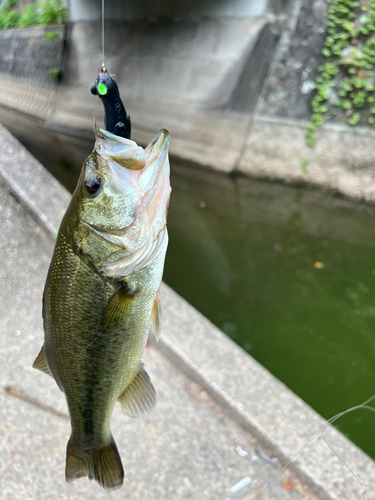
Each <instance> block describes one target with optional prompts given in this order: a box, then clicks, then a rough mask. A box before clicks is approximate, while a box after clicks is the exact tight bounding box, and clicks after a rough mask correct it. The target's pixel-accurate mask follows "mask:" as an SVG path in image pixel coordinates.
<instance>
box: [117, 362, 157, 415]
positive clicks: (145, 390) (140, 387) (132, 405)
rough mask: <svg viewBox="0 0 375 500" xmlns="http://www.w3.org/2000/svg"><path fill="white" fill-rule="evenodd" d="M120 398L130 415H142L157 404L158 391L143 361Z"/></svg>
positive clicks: (125, 410)
mask: <svg viewBox="0 0 375 500" xmlns="http://www.w3.org/2000/svg"><path fill="white" fill-rule="evenodd" d="M118 400H119V402H120V404H121V408H122V410H123V412H124V413H126V414H127V415H129V417H142V416H143V415H145V414H146V413H148V412H149V411H150V410H151V409H152V408H153V407H154V406H155V403H156V392H155V389H154V386H153V385H152V383H151V379H150V377H149V375H148V373H147V372H146V370H145V369H144V368H143V363H140V365H139V370H138V372H137V374H136V375H135V377H134V378H133V380H132V381H131V383H130V384H129V385H128V387H127V388H126V389H125V391H124V392H123V393H122V394H121V396H120V397H119V398H118Z"/></svg>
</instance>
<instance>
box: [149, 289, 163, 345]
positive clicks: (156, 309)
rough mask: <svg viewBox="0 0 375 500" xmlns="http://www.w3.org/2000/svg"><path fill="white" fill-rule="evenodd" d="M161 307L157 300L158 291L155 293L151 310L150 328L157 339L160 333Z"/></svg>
mask: <svg viewBox="0 0 375 500" xmlns="http://www.w3.org/2000/svg"><path fill="white" fill-rule="evenodd" d="M160 320H161V309H160V300H159V291H158V292H157V293H156V295H155V299H154V303H153V305H152V311H151V330H152V331H153V332H154V335H155V338H156V340H157V341H158V340H159V339H160V335H161V325H160Z"/></svg>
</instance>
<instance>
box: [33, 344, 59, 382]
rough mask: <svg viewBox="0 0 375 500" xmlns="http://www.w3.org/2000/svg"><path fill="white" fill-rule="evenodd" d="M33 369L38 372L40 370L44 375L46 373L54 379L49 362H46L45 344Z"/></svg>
mask: <svg viewBox="0 0 375 500" xmlns="http://www.w3.org/2000/svg"><path fill="white" fill-rule="evenodd" d="M33 368H35V369H36V370H39V371H41V372H43V373H46V374H47V375H49V376H50V377H52V378H54V376H53V375H52V372H51V370H50V367H49V366H48V363H47V360H46V355H45V352H44V344H43V347H42V348H41V350H40V352H39V354H38V356H37V357H36V359H35V361H34V363H33Z"/></svg>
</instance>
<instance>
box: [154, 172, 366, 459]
mask: <svg viewBox="0 0 375 500" xmlns="http://www.w3.org/2000/svg"><path fill="white" fill-rule="evenodd" d="M171 182H172V187H173V192H172V198H171V204H170V212H169V219H168V228H169V234H170V245H169V249H168V254H167V259H166V266H165V273H164V280H165V281H166V282H167V283H168V284H169V285H170V286H171V287H172V288H174V289H175V290H176V291H177V292H178V293H179V294H181V295H182V296H183V297H184V298H185V299H186V300H188V301H189V302H190V303H191V304H192V305H193V306H195V307H196V308H197V309H198V310H199V311H201V312H202V313H203V314H204V315H205V316H207V317H208V318H209V319H210V320H211V321H212V322H213V323H215V324H216V325H217V326H218V327H219V328H221V329H222V330H223V331H224V332H225V333H226V334H227V335H228V336H229V337H231V338H232V339H233V340H234V341H235V342H237V343H238V344H239V345H240V346H242V347H243V348H244V349H245V350H246V351H247V352H248V353H250V354H251V355H252V356H253V357H254V358H255V359H257V360H258V361H259V362H260V363H261V364H262V365H263V366H265V367H266V368H268V369H269V370H270V371H271V372H272V373H273V374H274V375H275V376H276V377H278V378H279V379H280V380H281V381H282V382H284V383H285V384H286V385H287V386H288V387H290V389H292V390H293V391H294V392H295V393H296V394H298V395H299V396H300V397H301V398H302V399H304V400H305V401H306V402H307V403H308V404H310V405H311V406H312V407H313V408H314V409H315V410H316V411H318V412H319V413H320V414H321V415H322V416H323V417H324V418H327V419H328V418H330V417H331V416H333V415H335V414H336V413H339V412H341V411H343V410H345V409H347V408H349V407H351V406H354V405H356V404H359V403H361V402H363V401H365V400H366V399H367V398H368V397H370V396H371V395H372V394H374V393H375V207H374V206H370V205H365V204H360V203H355V202H352V201H348V200H345V199H342V198H340V197H335V196H333V195H330V194H324V193H321V192H318V191H316V190H307V189H302V188H296V187H290V186H285V185H280V184H275V183H266V182H258V181H253V180H250V179H246V178H241V177H237V178H227V177H222V176H219V175H215V174H210V173H202V172H199V171H196V170H192V169H186V168H183V167H178V166H174V168H173V169H172V178H171ZM207 355H209V353H207ZM249 379H251V373H249ZM337 426H338V428H339V429H340V430H341V431H342V432H343V433H344V434H346V435H347V436H348V437H350V439H352V440H353V441H354V442H355V443H356V444H358V445H359V446H360V447H361V448H362V449H363V450H364V451H366V452H367V453H368V454H369V455H371V456H373V457H374V458H375V414H373V413H370V412H365V411H364V410H360V411H357V412H355V413H353V414H352V415H348V416H345V417H343V418H342V419H341V420H340V421H339V422H338V425H337Z"/></svg>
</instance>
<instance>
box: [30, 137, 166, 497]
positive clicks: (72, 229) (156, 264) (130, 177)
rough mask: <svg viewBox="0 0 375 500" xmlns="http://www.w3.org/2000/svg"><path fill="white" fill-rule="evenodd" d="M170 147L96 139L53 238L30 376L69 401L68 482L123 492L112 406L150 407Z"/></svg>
mask: <svg viewBox="0 0 375 500" xmlns="http://www.w3.org/2000/svg"><path fill="white" fill-rule="evenodd" d="M168 147H169V133H168V131H167V130H161V131H160V132H159V133H158V134H157V135H156V136H155V137H154V139H153V140H152V141H151V142H150V144H149V145H148V146H147V147H146V148H145V149H143V148H142V147H140V146H138V145H137V143H136V142H134V141H132V140H130V139H126V138H123V137H119V136H116V135H114V134H112V133H110V132H108V131H106V130H102V129H97V130H96V142H95V146H94V149H93V152H92V153H91V155H90V156H89V157H88V158H87V159H86V160H85V162H84V164H83V167H82V170H81V174H80V177H79V180H78V184H77V187H76V189H75V191H74V193H73V195H72V199H71V201H70V204H69V207H68V209H67V211H66V213H65V215H64V218H63V220H62V223H61V226H60V229H59V232H58V235H57V239H56V244H55V249H54V253H53V256H52V260H51V263H50V267H49V271H48V275H47V280H46V284H45V289H44V294H43V325H44V345H43V347H42V349H41V351H40V352H39V354H38V356H37V358H36V360H35V362H34V364H33V367H34V368H36V369H38V370H40V371H42V372H44V373H47V374H48V375H50V376H52V377H53V378H54V379H55V381H56V383H57V385H58V387H59V388H60V389H61V390H62V391H63V392H64V394H65V397H66V400H67V405H68V410H69V415H70V420H71V436H70V439H69V442H68V445H67V453H66V469H65V477H66V480H67V481H68V482H71V481H73V480H75V479H78V478H80V477H84V476H88V478H89V479H95V480H96V481H97V482H98V483H99V485H100V486H102V487H103V488H105V489H117V488H119V487H121V485H122V484H123V479H124V471H123V466H122V461H121V458H120V455H119V452H118V449H117V446H116V443H115V440H114V438H113V436H112V433H111V428H110V420H111V415H112V411H113V409H114V406H115V403H116V402H117V401H119V402H120V404H121V407H122V409H123V411H124V412H125V413H126V414H127V415H129V416H131V417H139V416H142V415H144V414H145V413H147V412H148V411H150V410H151V409H152V408H153V406H154V405H155V402H156V392H155V389H154V387H153V385H152V382H151V380H150V377H149V375H148V373H147V371H146V370H145V367H144V364H143V362H142V361H141V356H142V353H143V351H144V348H145V346H146V342H147V339H148V335H149V332H150V328H151V329H153V330H154V333H155V335H156V337H157V339H158V338H159V336H160V303H159V287H160V283H161V280H162V274H163V268H164V260H165V255H166V250H167V245H168V232H167V225H166V224H167V212H168V205H169V197H170V193H171V187H170V181H169V174H170V171H169V159H168Z"/></svg>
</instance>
